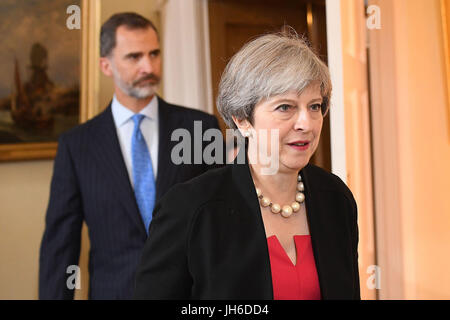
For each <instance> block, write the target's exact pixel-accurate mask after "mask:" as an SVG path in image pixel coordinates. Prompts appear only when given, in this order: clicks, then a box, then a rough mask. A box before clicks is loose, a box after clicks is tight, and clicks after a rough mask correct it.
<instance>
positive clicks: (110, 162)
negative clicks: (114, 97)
mask: <svg viewBox="0 0 450 320" xmlns="http://www.w3.org/2000/svg"><path fill="white" fill-rule="evenodd" d="M98 121H99V122H98V124H96V126H93V129H94V127H95V129H94V130H95V133H93V134H92V135H91V136H92V137H93V149H92V152H93V154H95V156H96V158H97V160H98V161H99V164H100V165H99V167H100V168H102V169H104V172H105V177H109V178H110V179H111V180H112V185H113V186H115V187H117V188H118V191H119V192H118V196H119V197H120V200H121V202H122V203H123V205H124V208H125V209H126V211H127V212H128V214H129V215H130V216H131V218H132V219H133V220H134V221H135V223H136V224H138V225H139V227H140V229H141V230H142V232H144V233H145V226H144V223H143V221H142V217H141V215H140V213H139V209H138V206H137V203H136V198H135V196H134V191H133V188H132V186H131V183H130V179H129V177H128V171H127V168H126V165H125V161H124V159H123V155H122V150H121V149H120V144H119V139H118V137H117V131H116V127H115V125H114V119H113V116H112V111H111V104H110V105H109V106H108V107H107V109H106V110H105V111H104V112H103V113H102V114H101V115H100V116H99V118H98Z"/></svg>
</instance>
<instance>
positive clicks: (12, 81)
mask: <svg viewBox="0 0 450 320" xmlns="http://www.w3.org/2000/svg"><path fill="white" fill-rule="evenodd" d="M79 2H80V1H74V0H56V1H55V0H39V1H35V0H2V1H1V2H0V34H1V35H2V46H1V47H0V70H2V72H1V73H0V144H2V145H4V144H17V143H34V142H39V143H42V142H52V141H57V139H58V136H59V135H60V134H61V133H62V132H64V131H67V130H69V129H70V128H72V127H74V126H75V125H77V124H78V123H79V114H80V99H79V96H80V89H79V88H80V46H81V33H80V30H76V29H75V30H70V29H68V28H67V26H66V19H67V17H68V15H67V12H66V10H67V7H68V6H70V5H73V4H76V5H80V3H79Z"/></svg>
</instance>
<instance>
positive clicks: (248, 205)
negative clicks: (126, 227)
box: [135, 34, 360, 299]
mask: <svg viewBox="0 0 450 320" xmlns="http://www.w3.org/2000/svg"><path fill="white" fill-rule="evenodd" d="M330 95H331V82H330V78H329V73H328V69H327V67H326V66H325V64H324V63H323V62H321V61H320V59H319V58H318V57H317V56H316V55H314V53H313V52H312V51H311V50H310V49H309V48H308V46H307V45H306V44H305V43H304V41H302V40H301V39H299V38H298V37H297V36H293V35H286V34H270V35H264V36H262V37H259V38H257V39H255V40H253V41H251V42H250V43H248V44H247V45H245V46H244V47H243V48H242V49H241V50H240V51H239V52H238V53H237V54H236V55H235V56H234V57H233V58H232V60H231V61H230V62H229V64H228V66H227V68H226V70H225V72H224V74H223V76H222V79H221V83H220V88H219V95H218V99H217V106H218V109H219V111H220V113H221V115H222V117H223V118H224V120H225V121H226V123H227V124H228V126H230V127H231V128H235V129H238V130H239V132H240V133H241V134H242V135H243V136H244V137H245V139H246V148H241V150H240V152H244V153H246V157H245V156H244V157H243V158H244V159H246V161H245V163H243V164H238V163H233V164H228V165H227V166H225V167H223V168H220V169H216V170H213V171H209V172H207V173H205V174H203V175H202V176H200V177H198V178H195V179H193V180H191V181H189V182H187V183H184V184H180V185H177V186H175V187H174V188H173V189H172V190H171V191H169V193H168V194H167V195H166V196H165V197H164V198H163V199H162V200H161V202H160V203H159V204H158V205H157V206H156V208H155V211H154V217H153V221H152V223H151V226H150V230H149V238H148V240H147V243H146V245H145V248H144V251H143V256H142V260H141V264H140V266H139V268H138V271H137V278H136V291H135V297H136V298H138V299H359V298H360V289H359V275H358V254H357V246H358V227H357V211H356V203H355V201H354V199H353V196H352V194H351V192H350V190H349V189H348V188H347V187H346V185H345V184H344V183H343V182H342V181H341V180H340V179H339V178H338V177H337V176H335V175H333V174H330V173H328V172H326V171H324V170H322V169H320V168H318V167H315V166H313V165H310V164H308V162H309V160H310V158H311V156H312V155H313V153H314V151H315V150H316V148H317V145H318V144H319V137H320V132H321V129H322V123H323V117H324V116H325V115H326V113H327V111H328V102H329V100H330ZM264 132H265V133H266V134H263V133H264ZM267 133H268V134H267ZM271 133H273V134H271ZM274 137H275V139H274ZM267 150H269V152H268V156H269V158H270V159H271V161H272V163H271V164H272V165H273V164H274V163H273V161H276V163H275V165H276V166H271V167H272V168H274V167H275V168H276V170H267V167H268V166H267V165H265V164H264V163H263V161H262V159H263V158H264V157H263V156H264V155H265V153H267ZM240 155H241V154H239V155H238V157H237V158H238V159H239V156H240ZM235 162H236V161H235ZM264 169H266V171H265V172H264Z"/></svg>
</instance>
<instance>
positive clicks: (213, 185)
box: [161, 164, 232, 209]
mask: <svg viewBox="0 0 450 320" xmlns="http://www.w3.org/2000/svg"><path fill="white" fill-rule="evenodd" d="M231 170H232V165H231V164H228V165H225V166H222V167H220V168H216V169H211V170H208V171H207V172H205V173H203V174H201V175H199V176H197V177H195V178H193V179H191V180H188V181H185V182H183V183H179V184H177V185H175V186H174V187H172V188H171V189H170V190H169V191H168V192H167V193H166V194H165V195H164V197H163V198H162V199H161V202H162V203H163V204H165V205H167V206H176V207H182V208H190V209H194V208H198V207H200V206H202V205H204V204H206V203H209V202H215V201H217V200H218V199H222V197H223V195H224V194H225V193H226V191H227V188H230V187H231V184H230V183H231V182H230V181H231Z"/></svg>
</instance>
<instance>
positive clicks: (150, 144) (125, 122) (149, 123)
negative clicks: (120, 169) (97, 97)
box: [111, 95, 159, 187]
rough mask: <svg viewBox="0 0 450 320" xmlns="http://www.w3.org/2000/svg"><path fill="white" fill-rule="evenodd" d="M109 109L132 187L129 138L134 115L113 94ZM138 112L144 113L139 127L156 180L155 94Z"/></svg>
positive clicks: (132, 127)
mask: <svg viewBox="0 0 450 320" xmlns="http://www.w3.org/2000/svg"><path fill="white" fill-rule="evenodd" d="M111 110H112V114H113V118H114V123H115V125H116V130H117V136H118V138H119V144H120V149H121V150H122V155H123V159H124V160H125V165H126V167H127V171H128V177H129V178H130V182H131V185H132V186H133V187H134V183H133V163H132V160H131V139H132V135H133V130H134V121H133V119H131V117H133V116H134V112H133V111H131V110H130V109H128V108H126V107H124V106H123V105H122V104H121V103H120V102H119V100H117V98H116V96H115V95H114V97H113V100H112V104H111ZM139 113H140V114H143V115H145V117H144V119H142V122H141V125H140V128H141V132H142V135H143V136H144V139H145V142H146V143H147V148H148V151H149V153H150V157H151V159H152V166H153V175H154V177H155V182H156V171H157V169H158V142H159V139H158V138H159V133H158V132H159V131H158V98H157V97H156V95H155V96H154V97H153V99H152V100H151V101H150V102H149V103H148V105H147V106H146V107H145V108H144V109H142V110H141V111H140V112H139Z"/></svg>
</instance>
